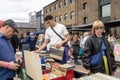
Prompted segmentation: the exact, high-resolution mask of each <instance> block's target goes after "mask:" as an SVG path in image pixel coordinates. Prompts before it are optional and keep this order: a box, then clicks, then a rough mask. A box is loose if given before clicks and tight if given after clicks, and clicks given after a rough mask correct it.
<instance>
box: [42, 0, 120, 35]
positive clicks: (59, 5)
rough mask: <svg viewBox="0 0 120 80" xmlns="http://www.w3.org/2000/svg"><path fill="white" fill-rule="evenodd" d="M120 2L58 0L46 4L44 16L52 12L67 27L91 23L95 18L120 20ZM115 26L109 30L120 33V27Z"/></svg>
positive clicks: (105, 0)
mask: <svg viewBox="0 0 120 80" xmlns="http://www.w3.org/2000/svg"><path fill="white" fill-rule="evenodd" d="M119 4H120V0H56V1H54V2H53V3H51V4H49V5H47V6H45V7H44V8H43V10H44V17H45V16H46V15H49V14H51V15H53V17H54V18H55V20H56V22H59V23H62V24H64V25H66V26H67V27H68V26H70V27H75V26H80V25H84V24H91V23H93V22H94V21H95V20H101V21H103V22H110V21H113V20H120V15H119V14H120V5H119ZM45 27H46V24H45ZM115 27H116V28H111V29H108V30H107V31H108V32H110V31H113V32H117V34H120V29H119V27H117V26H115ZM115 30H116V31H115Z"/></svg>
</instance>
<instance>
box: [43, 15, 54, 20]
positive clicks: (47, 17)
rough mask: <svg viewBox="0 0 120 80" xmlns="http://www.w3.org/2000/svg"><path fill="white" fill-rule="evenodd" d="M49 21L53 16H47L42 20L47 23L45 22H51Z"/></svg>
mask: <svg viewBox="0 0 120 80" xmlns="http://www.w3.org/2000/svg"><path fill="white" fill-rule="evenodd" d="M51 19H53V16H52V15H47V16H46V17H45V19H44V20H45V21H47V20H51Z"/></svg>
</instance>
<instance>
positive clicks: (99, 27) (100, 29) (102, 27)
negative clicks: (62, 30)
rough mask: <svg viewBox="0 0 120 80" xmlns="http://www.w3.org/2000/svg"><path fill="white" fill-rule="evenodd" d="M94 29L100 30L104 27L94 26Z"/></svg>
mask: <svg viewBox="0 0 120 80" xmlns="http://www.w3.org/2000/svg"><path fill="white" fill-rule="evenodd" d="M95 29H96V30H99V29H100V30H102V29H104V27H96V28H95Z"/></svg>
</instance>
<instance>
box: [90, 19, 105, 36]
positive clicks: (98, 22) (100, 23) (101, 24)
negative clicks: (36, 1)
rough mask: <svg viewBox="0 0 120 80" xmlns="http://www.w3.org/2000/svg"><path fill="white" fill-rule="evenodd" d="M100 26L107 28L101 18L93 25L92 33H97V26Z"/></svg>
mask: <svg viewBox="0 0 120 80" xmlns="http://www.w3.org/2000/svg"><path fill="white" fill-rule="evenodd" d="M98 27H103V28H105V25H104V24H103V22H102V21H100V20H97V21H95V22H94V23H93V25H92V34H95V28H98ZM103 32H105V29H103Z"/></svg>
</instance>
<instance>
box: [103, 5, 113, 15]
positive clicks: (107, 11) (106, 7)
mask: <svg viewBox="0 0 120 80" xmlns="http://www.w3.org/2000/svg"><path fill="white" fill-rule="evenodd" d="M101 9H102V10H101V11H102V17H109V16H111V4H107V5H103V6H102V7H101Z"/></svg>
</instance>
